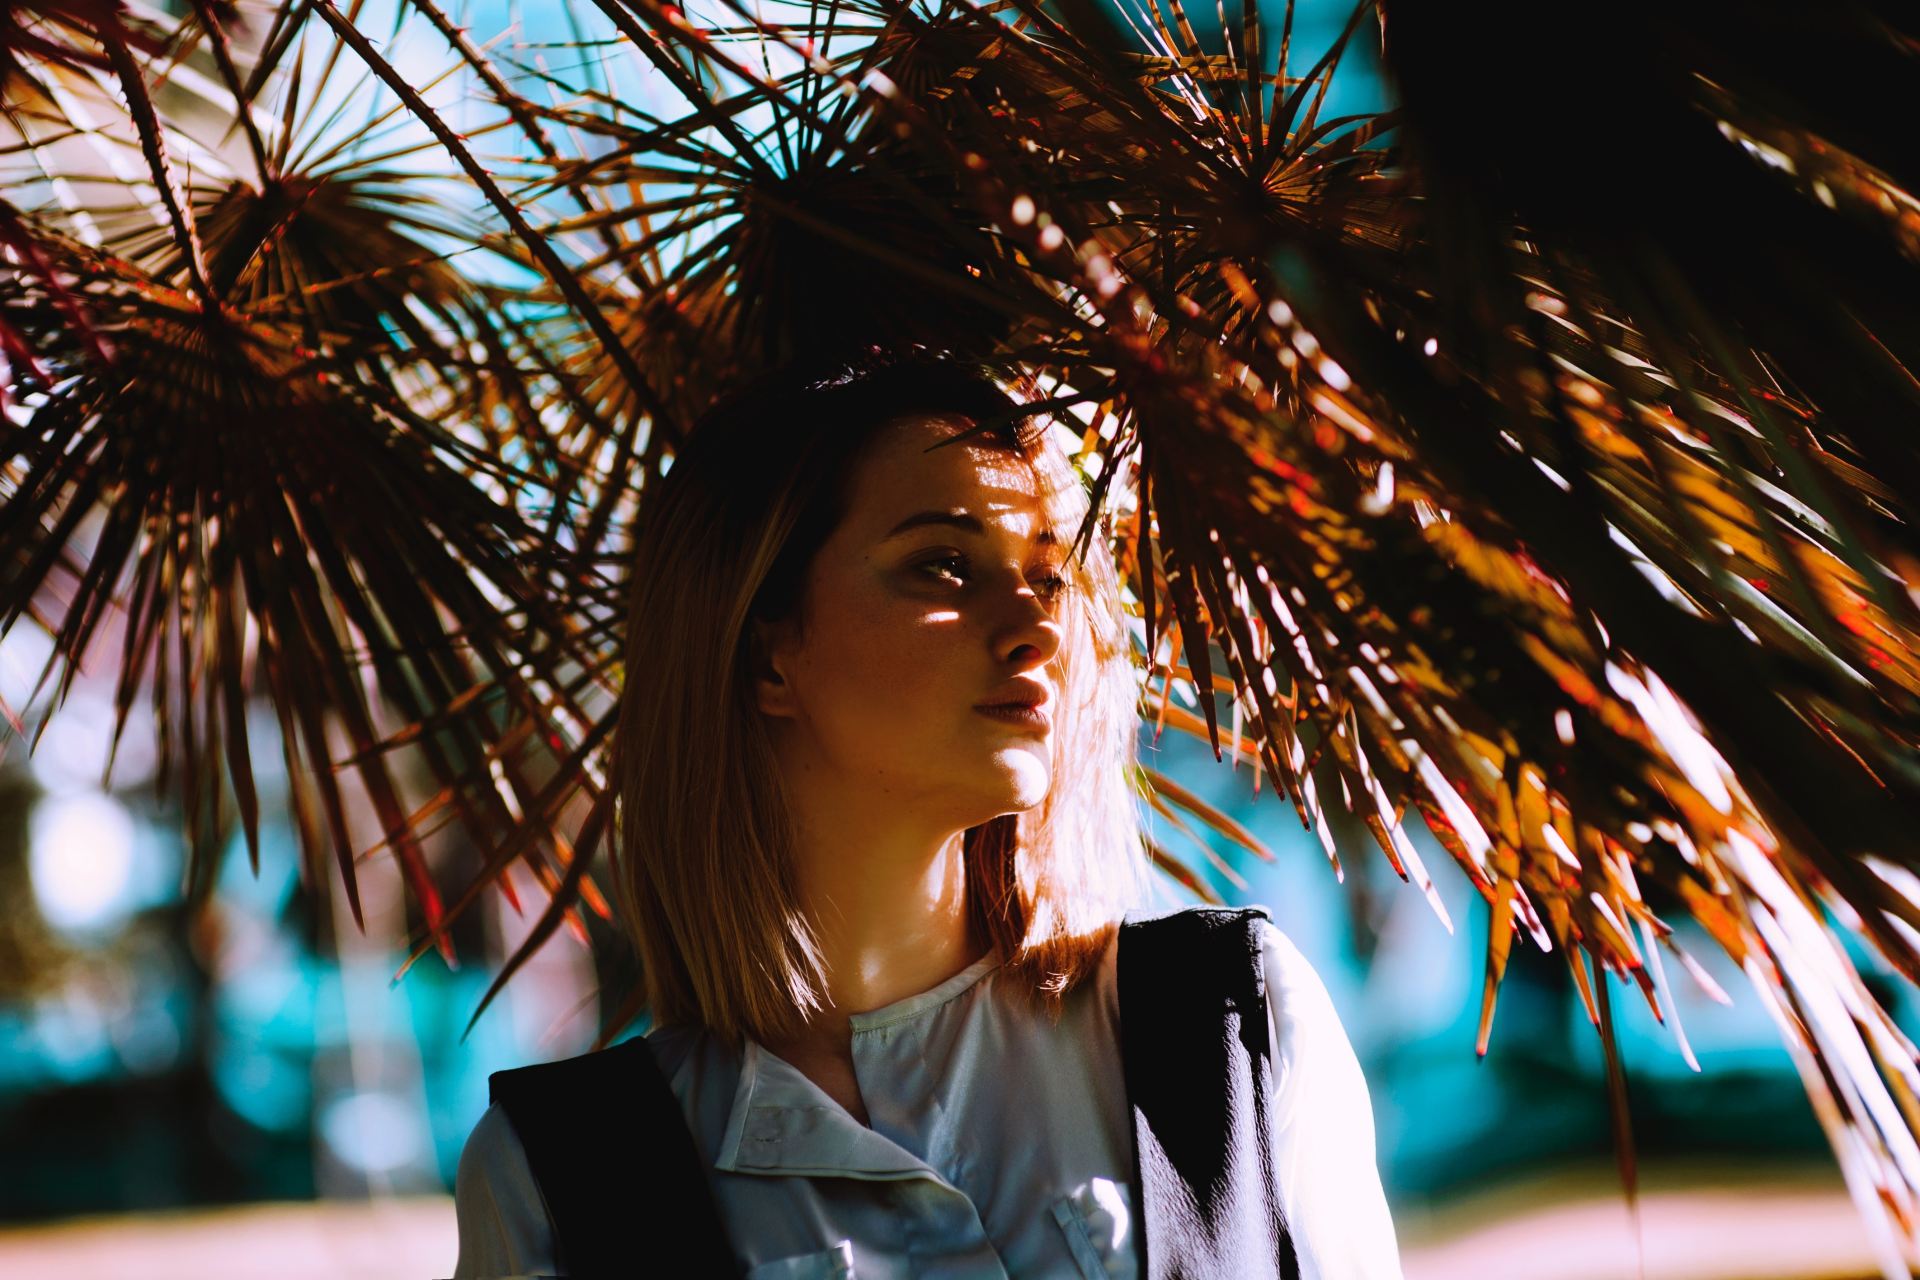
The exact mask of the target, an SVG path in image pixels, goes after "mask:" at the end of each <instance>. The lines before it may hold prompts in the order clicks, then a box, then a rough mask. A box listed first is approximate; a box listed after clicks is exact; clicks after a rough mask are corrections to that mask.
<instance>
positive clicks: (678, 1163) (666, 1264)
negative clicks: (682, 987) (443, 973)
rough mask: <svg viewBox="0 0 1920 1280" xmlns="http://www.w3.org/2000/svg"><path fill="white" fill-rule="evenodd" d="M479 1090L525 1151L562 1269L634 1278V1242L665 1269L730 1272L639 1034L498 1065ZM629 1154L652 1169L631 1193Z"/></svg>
mask: <svg viewBox="0 0 1920 1280" xmlns="http://www.w3.org/2000/svg"><path fill="white" fill-rule="evenodd" d="M487 1088H488V1097H489V1100H490V1101H492V1102H496V1103H499V1104H500V1105H501V1107H502V1108H503V1109H504V1110H505V1111H506V1113H507V1119H509V1120H510V1121H512V1122H513V1129H514V1132H515V1133H516V1134H517V1135H519V1138H520V1144H521V1146H523V1147H524V1148H526V1152H527V1163H528V1164H529V1165H530V1166H531V1167H532V1169H533V1177H534V1181H536V1182H537V1183H539V1185H540V1194H541V1196H542V1197H543V1198H544V1199H545V1201H546V1206H547V1216H548V1217H549V1218H550V1219H551V1220H552V1221H553V1229H554V1237H555V1238H554V1251H555V1253H556V1254H557V1255H558V1261H559V1264H560V1268H561V1270H562V1272H563V1273H564V1274H566V1275H568V1276H572V1277H596V1276H631V1275H633V1274H635V1268H636V1267H637V1266H639V1265H640V1263H639V1260H638V1259H637V1258H636V1255H635V1249H636V1248H644V1249H645V1250H646V1264H647V1266H648V1268H649V1269H653V1268H656V1267H657V1268H658V1274H661V1275H676V1276H678V1275H686V1276H696V1275H697V1276H730V1275H735V1274H738V1271H739V1267H738V1265H737V1264H736V1263H735V1262H734V1258H733V1249H732V1246H731V1245H730V1244H729V1243H728V1239H727V1233H726V1228H725V1227H724V1226H722V1225H721V1221H720V1211H719V1209H718V1208H717V1207H715V1205H714V1202H713V1190H712V1188H711V1187H710V1186H709V1185H708V1181H707V1170H706V1165H705V1164H704V1162H702V1160H701V1159H700V1154H699V1152H698V1150H696V1149H695V1147H694V1144H693V1134H692V1133H691V1132H690V1131H689V1130H688V1129H687V1123H686V1118H685V1116H684V1115H683V1114H682V1113H681V1109H680V1102H679V1100H678V1099H677V1098H676V1097H675V1096H674V1093H673V1089H672V1087H671V1086H670V1085H669V1084H668V1083H667V1078H666V1076H665V1075H664V1074H662V1073H661V1070H660V1064H659V1063H658V1062H657V1061H656V1060H655V1059H654V1056H653V1049H652V1047H651V1046H650V1045H649V1044H648V1043H647V1039H646V1037H645V1036H634V1037H633V1038H631V1039H628V1040H623V1041H622V1042H620V1043H619V1044H616V1045H613V1046H612V1047H610V1048H606V1049H602V1050H600V1051H598V1052H597V1053H588V1054H582V1055H581V1056H579V1057H577V1058H564V1059H562V1060H560V1061H558V1062H541V1063H536V1064H534V1065H532V1066H527V1067H515V1068H513V1069H511V1070H507V1071H495V1072H493V1073H492V1074H491V1075H489V1076H488V1077H487ZM610 1152H611V1153H618V1154H617V1155H616V1156H615V1157H614V1165H613V1168H612V1170H609V1168H608V1156H609V1153H610ZM636 1160H638V1161H640V1162H643V1163H644V1164H645V1165H646V1166H647V1168H648V1169H649V1171H650V1176H649V1177H648V1179H647V1189H646V1192H645V1194H644V1197H642V1198H639V1199H636V1197H635V1184H634V1183H632V1182H630V1181H629V1180H628V1179H627V1178H626V1177H623V1176H618V1175H620V1174H622V1173H624V1172H625V1171H626V1170H627V1169H628V1168H630V1167H631V1164H632V1162H634V1161H636ZM610 1173H611V1174H612V1175H614V1176H609V1175H610ZM650 1224H657V1225H658V1226H659V1227H660V1228H661V1229H659V1230H648V1229H647V1227H648V1226H649V1225H650ZM636 1228H638V1230H636ZM637 1241H638V1242H643V1243H639V1244H637V1243H636V1242H637Z"/></svg>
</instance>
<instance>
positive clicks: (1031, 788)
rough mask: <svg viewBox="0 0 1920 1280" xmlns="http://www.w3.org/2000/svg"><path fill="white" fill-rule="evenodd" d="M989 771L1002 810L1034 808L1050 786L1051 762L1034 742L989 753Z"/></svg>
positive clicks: (1045, 795) (1051, 781) (1051, 775)
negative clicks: (990, 768) (993, 780)
mask: <svg viewBox="0 0 1920 1280" xmlns="http://www.w3.org/2000/svg"><path fill="white" fill-rule="evenodd" d="M993 770H994V773H995V774H996V775H997V776H996V779H995V780H996V782H997V784H998V785H997V786H996V787H995V788H994V789H995V791H997V792H998V793H999V796H998V798H997V802H998V803H999V804H1000V805H1001V806H1002V808H1001V812H1002V813H1006V812H1010V811H1015V810H1022V809H1032V808H1035V807H1037V806H1038V805H1039V804H1040V802H1041V801H1043V800H1045V799H1046V798H1047V790H1048V788H1050V787H1051V786H1052V785H1053V767H1052V762H1051V760H1050V759H1049V758H1048V756H1047V754H1046V749H1045V748H1044V747H1043V746H1040V745H1039V744H1037V743H1036V744H1035V745H1033V746H1031V747H1028V746H1006V747H1002V748H1001V749H1000V750H998V751H996V752H994V754H993Z"/></svg>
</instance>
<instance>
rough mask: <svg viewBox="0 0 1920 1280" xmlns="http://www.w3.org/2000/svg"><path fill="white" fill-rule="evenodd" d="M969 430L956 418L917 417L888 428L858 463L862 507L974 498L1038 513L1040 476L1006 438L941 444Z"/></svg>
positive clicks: (986, 435)
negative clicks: (863, 500) (936, 446)
mask: <svg viewBox="0 0 1920 1280" xmlns="http://www.w3.org/2000/svg"><path fill="white" fill-rule="evenodd" d="M973 425H974V424H973V422H972V420H971V419H969V418H966V417H964V416H962V415H959V414H938V415H935V414H921V415H915V416H912V417H906V418H901V419H898V420H896V421H894V422H891V423H889V424H887V426H886V428H884V429H883V430H882V431H880V432H879V433H878V434H877V437H876V439H875V440H874V442H873V447H872V448H871V449H869V450H868V451H867V456H866V457H865V459H864V460H863V463H862V467H861V471H862V475H861V483H860V484H859V485H858V492H859V496H861V497H864V498H865V499H866V503H865V505H868V506H877V507H886V508H891V507H895V506H903V505H908V504H913V503H916V502H920V501H923V500H932V499H942V498H944V499H948V500H958V499H960V498H962V497H964V496H967V495H977V496H978V499H979V500H981V501H985V502H987V503H989V504H991V505H993V506H1017V507H1020V508H1022V509H1034V510H1037V509H1039V507H1040V506H1041V504H1042V498H1043V494H1044V490H1043V486H1042V485H1041V483H1040V477H1039V474H1038V472H1037V470H1036V469H1035V467H1034V465H1033V463H1032V461H1031V460H1029V459H1028V458H1027V457H1026V456H1025V454H1023V453H1022V452H1021V451H1020V450H1019V449H1018V448H1017V447H1016V446H1014V445H1013V444H1012V443H1011V442H1009V441H1007V440H1006V439H1005V437H1004V436H997V435H994V434H991V433H984V432H983V433H981V434H980V435H977V436H973V437H971V438H969V439H966V440H959V441H954V442H953V443H951V444H945V443H944V442H946V441H950V440H953V437H954V436H956V435H959V434H961V433H962V432H965V431H967V430H969V429H970V428H972V426H973ZM935 445H943V447H939V448H935V447H933V446H935Z"/></svg>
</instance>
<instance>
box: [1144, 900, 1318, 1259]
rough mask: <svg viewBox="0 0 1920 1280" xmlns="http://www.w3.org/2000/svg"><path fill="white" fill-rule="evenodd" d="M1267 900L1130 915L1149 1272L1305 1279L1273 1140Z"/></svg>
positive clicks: (1145, 1230)
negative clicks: (1264, 950) (1264, 947)
mask: <svg viewBox="0 0 1920 1280" xmlns="http://www.w3.org/2000/svg"><path fill="white" fill-rule="evenodd" d="M1264 919H1266V912H1265V911H1263V910H1262V909H1261V908H1259V907H1242V908H1237V909H1228V908H1221V907H1187V908H1183V909H1181V910H1178V911H1174V912H1170V913H1168V914H1166V915H1161V916H1155V917H1147V918H1142V917H1135V916H1133V915H1131V914H1130V915H1129V916H1128V918H1127V920H1126V921H1125V922H1124V923H1123V924H1122V925H1121V926H1120V941H1119V947H1120V954H1119V956H1118V957H1117V960H1116V963H1117V965H1118V974H1117V979H1118V983H1119V995H1120V1045H1121V1053H1120V1056H1121V1062H1122V1065H1123V1069H1124V1071H1125V1073H1126V1081H1127V1101H1128V1106H1129V1114H1130V1115H1131V1117H1132V1121H1133V1156H1134V1164H1133V1167H1134V1186H1135V1187H1136V1188H1137V1189H1138V1191H1139V1193H1140V1199H1139V1204H1140V1212H1139V1213H1138V1214H1137V1215H1136V1218H1137V1221H1138V1223H1139V1229H1138V1231H1137V1232H1136V1237H1135V1238H1136V1241H1137V1248H1138V1250H1139V1253H1138V1256H1139V1259H1140V1266H1141V1274H1142V1275H1143V1276H1145V1277H1146V1280H1224V1278H1225V1277H1232V1278H1233V1280H1268V1278H1271V1280H1299V1276H1300V1264H1299V1260H1298V1258H1297V1257H1296V1256H1295V1253H1294V1246H1293V1236H1292V1234H1291V1232H1289V1231H1288V1229H1287V1222H1286V1215H1285V1213H1284V1211H1283V1210H1282V1207H1281V1200H1280V1183H1279V1180H1278V1177H1277V1170H1276V1167H1275V1165H1274V1160H1273V1150H1272V1147H1271V1144H1270V1143H1269V1141H1268V1135H1269V1133H1270V1130H1269V1127H1268V1110H1269V1103H1270V1097H1271V1093H1272V1081H1273V1069H1274V1068H1273V1046H1272V1044H1271V1043H1270V1041H1271V1039H1272V1036H1271V1035H1270V1033H1269V1025H1268V1020H1267V1000H1266V973H1265V968H1264V966H1263V965H1262V963H1261V952H1260V934H1259V931H1258V922H1259V921H1260V920H1264Z"/></svg>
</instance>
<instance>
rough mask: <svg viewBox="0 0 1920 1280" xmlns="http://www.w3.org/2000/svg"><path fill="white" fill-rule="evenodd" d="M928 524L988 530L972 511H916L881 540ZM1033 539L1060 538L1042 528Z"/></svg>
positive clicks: (1051, 541) (1050, 541)
mask: <svg viewBox="0 0 1920 1280" xmlns="http://www.w3.org/2000/svg"><path fill="white" fill-rule="evenodd" d="M928 525H945V526H947V527H950V528H954V529H964V530H966V531H967V532H968V533H977V534H981V535H985V533H986V532H987V527H986V525H984V524H982V523H981V522H980V517H978V516H976V515H973V514H972V513H970V512H966V511H916V512H914V514H912V515H910V516H908V517H907V518H906V519H905V520H902V521H901V522H900V523H899V524H897V525H895V526H893V528H892V529H890V530H888V531H887V535H886V536H885V537H883V538H881V539H880V541H882V542H890V541H892V540H893V539H895V538H897V537H899V536H900V535H901V534H903V533H910V532H912V531H913V530H915V529H921V528H925V527H926V526H928ZM1033 541H1034V544H1035V545H1036V546H1042V547H1051V546H1054V545H1055V544H1056V543H1057V541H1058V539H1056V538H1055V537H1054V536H1053V534H1052V532H1050V531H1049V530H1046V529H1042V530H1041V531H1040V532H1039V533H1037V534H1035V535H1034V538H1033Z"/></svg>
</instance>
